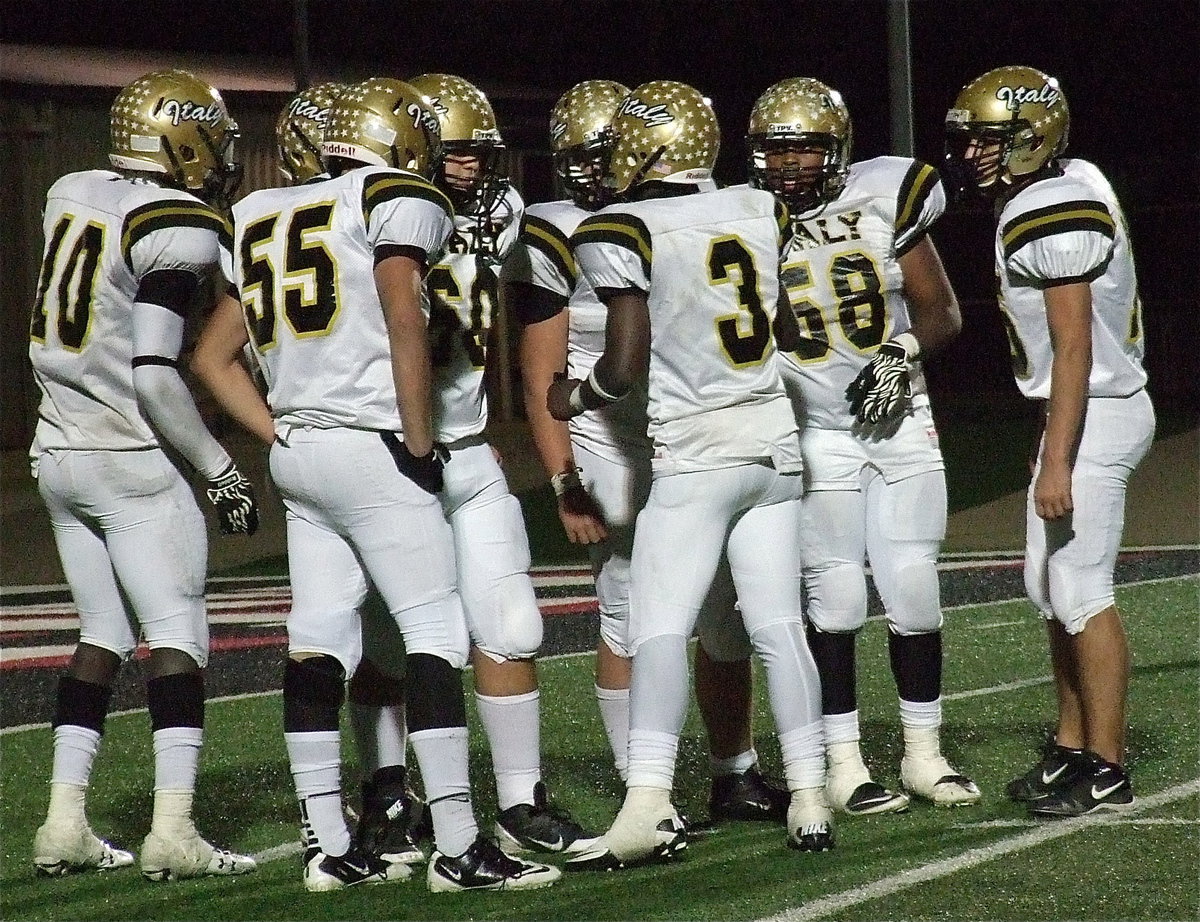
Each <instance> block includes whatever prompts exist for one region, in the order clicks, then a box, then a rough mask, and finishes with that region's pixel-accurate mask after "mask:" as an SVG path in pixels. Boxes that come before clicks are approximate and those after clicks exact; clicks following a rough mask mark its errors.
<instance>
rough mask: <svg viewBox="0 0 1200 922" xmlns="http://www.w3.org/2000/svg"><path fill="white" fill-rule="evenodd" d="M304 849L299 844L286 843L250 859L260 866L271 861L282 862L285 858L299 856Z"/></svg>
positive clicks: (265, 850) (256, 853) (258, 853)
mask: <svg viewBox="0 0 1200 922" xmlns="http://www.w3.org/2000/svg"><path fill="white" fill-rule="evenodd" d="M303 849H304V846H303V845H301V844H300V843H299V842H284V843H283V844H282V845H273V846H271V847H270V848H265V849H263V850H262V851H261V852H255V853H254V854H253V855H251V856H250V857H251V858H253V859H254V860H255V861H257V862H258V863H259V864H266V863H267V862H269V861H281V860H283V859H284V858H291V857H292V856H293V855H299V854H300V852H301V851H303Z"/></svg>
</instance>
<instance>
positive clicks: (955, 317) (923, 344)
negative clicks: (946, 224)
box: [900, 237, 962, 357]
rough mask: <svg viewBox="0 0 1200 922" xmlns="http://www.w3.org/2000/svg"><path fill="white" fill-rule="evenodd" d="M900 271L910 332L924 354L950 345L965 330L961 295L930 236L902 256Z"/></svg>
mask: <svg viewBox="0 0 1200 922" xmlns="http://www.w3.org/2000/svg"><path fill="white" fill-rule="evenodd" d="M900 270H901V272H902V273H903V275H904V297H905V300H906V301H907V302H908V313H909V321H910V323H911V327H910V329H909V332H910V333H912V334H913V336H915V337H916V339H917V342H918V344H919V345H920V354H921V356H922V357H927V356H929V355H932V354H933V353H935V352H937V351H938V350H939V349H941V348H943V347H944V346H946V345H948V344H949V343H950V342H951V341H952V340H953V339H954V338H955V337H956V336H958V334H959V332H960V331H961V330H962V313H961V312H960V310H959V307H958V298H956V297H955V295H954V289H953V288H952V287H951V286H950V280H949V279H948V278H947V277H946V272H945V269H944V268H943V267H942V261H941V258H940V257H939V256H938V253H937V250H936V249H935V248H934V246H933V241H932V240H930V239H929V238H928V237H926V238H924V239H923V240H922V241H921V242H920V243H918V244H917V245H916V246H914V247H913V248H912V249H911V250H909V251H908V252H907V253H905V254H904V255H903V256H901V257H900Z"/></svg>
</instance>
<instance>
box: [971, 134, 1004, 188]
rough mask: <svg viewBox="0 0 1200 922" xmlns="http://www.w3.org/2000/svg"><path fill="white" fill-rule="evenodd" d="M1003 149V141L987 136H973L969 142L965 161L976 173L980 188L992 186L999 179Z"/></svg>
mask: <svg viewBox="0 0 1200 922" xmlns="http://www.w3.org/2000/svg"><path fill="white" fill-rule="evenodd" d="M1003 147H1004V144H1003V142H1002V141H999V140H995V139H993V138H989V137H987V136H986V135H982V136H980V135H973V136H972V137H971V138H970V139H969V140H968V141H967V148H966V150H965V151H964V152H963V160H964V161H966V163H967V164H968V165H969V166H970V167H971V168H972V169H973V170H974V171H975V176H976V182H977V184H978V185H979V187H980V188H986V187H987V186H990V185H992V183H994V182H995V181H996V179H997V178H998V177H999V175H1000V155H1001V151H1002V150H1003Z"/></svg>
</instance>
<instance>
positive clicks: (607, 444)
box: [505, 200, 649, 460]
mask: <svg viewBox="0 0 1200 922" xmlns="http://www.w3.org/2000/svg"><path fill="white" fill-rule="evenodd" d="M591 214H592V212H590V211H588V210H587V209H585V208H580V207H579V206H578V205H576V204H575V203H574V202H572V201H569V200H566V201H560V202H545V203H541V204H537V205H530V206H529V208H528V209H527V210H526V212H525V222H524V224H523V225H522V228H521V239H520V245H521V247H522V249H523V252H522V253H520V254H516V255H518V256H519V257H521V258H514V259H512V260H510V261H509V263H507V264H506V265H505V272H506V274H508V275H511V277H512V278H513V279H514V280H516V281H522V282H526V283H528V284H530V285H536V286H537V287H539V288H545V289H546V290H548V291H551V292H553V293H554V294H556V295H559V296H561V297H564V298H566V299H567V308H566V309H567V330H568V332H567V374H568V375H570V377H572V378H576V379H578V380H580V381H582V380H583V379H584V378H586V377H587V376H588V375H589V374H590V373H591V371H592V367H593V366H594V365H595V364H596V360H597V359H599V358H600V356H601V355H602V354H603V352H604V327H605V322H606V320H607V318H608V309H607V308H606V307H605V306H604V304H603V303H602V302H601V301H600V299H599V298H597V297H596V292H595V290H594V289H593V288H592V285H591V283H590V282H589V281H588V280H587V276H586V275H585V274H584V273H582V272H580V271H579V269H578V266H576V264H575V257H574V255H573V254H572V253H571V234H573V233H574V232H575V228H576V227H578V226H579V222H580V221H582V220H584V218H587V217H588V216H589V215H591ZM646 424H647V420H646V391H645V388H644V387H642V386H641V385H638V386H637V388H636V389H635V390H634V392H633V393H631V394H629V395H628V396H626V397H625V398H624V399H622V400H619V401H617V402H616V403H614V404H612V405H610V406H607V407H604V408H602V409H600V410H596V411H595V412H592V413H583V414H581V415H579V416H576V417H575V418H574V419H572V420H571V422H570V429H571V438H572V439H573V440H575V441H578V442H580V443H582V444H584V445H585V446H586V447H587V448H588V449H589V450H591V451H592V452H594V453H595V454H598V455H600V456H601V457H604V458H610V459H612V460H618V459H621V458H626V457H628V456H629V453H630V451H641V452H644V451H645V450H646V447H647V446H648V445H649V439H648V437H647V435H646Z"/></svg>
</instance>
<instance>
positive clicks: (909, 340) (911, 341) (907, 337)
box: [892, 330, 921, 362]
mask: <svg viewBox="0 0 1200 922" xmlns="http://www.w3.org/2000/svg"><path fill="white" fill-rule="evenodd" d="M892 342H894V343H896V345H898V346H902V347H903V348H904V354H905V355H906V356H907V357H908V360H909V361H910V362H915V361H916V360H917V359H918V358H920V357H921V343H920V342H919V341H918V340H917V337H916V336H914V335H913V334H912V333H911V332H909V331H907V330H906V331H905V332H903V333H901V334H899V335H898V336H893V337H892Z"/></svg>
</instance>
